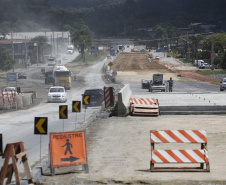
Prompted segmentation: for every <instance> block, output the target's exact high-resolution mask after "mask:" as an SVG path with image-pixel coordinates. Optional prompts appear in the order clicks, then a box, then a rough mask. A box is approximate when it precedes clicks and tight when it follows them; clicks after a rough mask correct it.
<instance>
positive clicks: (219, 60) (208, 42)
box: [203, 32, 226, 69]
mask: <svg viewBox="0 0 226 185" xmlns="http://www.w3.org/2000/svg"><path fill="white" fill-rule="evenodd" d="M212 37H213V44H214V52H215V53H217V54H218V57H216V59H215V60H214V64H216V65H217V64H219V65H220V66H221V67H222V68H223V69H225V68H226V60H225V52H224V48H225V43H226V33H225V32H221V33H214V34H213V35H212V34H211V35H208V36H206V37H205V38H204V40H203V50H204V51H206V52H208V53H209V54H208V56H209V57H210V54H211V48H212ZM209 57H208V58H209Z"/></svg>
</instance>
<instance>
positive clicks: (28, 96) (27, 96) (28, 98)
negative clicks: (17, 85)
mask: <svg viewBox="0 0 226 185" xmlns="http://www.w3.org/2000/svg"><path fill="white" fill-rule="evenodd" d="M32 96H33V93H22V100H23V106H24V107H26V106H27V105H30V104H32V103H33V98H32Z"/></svg>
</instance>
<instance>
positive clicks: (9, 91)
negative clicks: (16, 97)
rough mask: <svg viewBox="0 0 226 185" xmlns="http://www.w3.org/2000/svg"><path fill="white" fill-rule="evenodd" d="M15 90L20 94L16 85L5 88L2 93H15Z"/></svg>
mask: <svg viewBox="0 0 226 185" xmlns="http://www.w3.org/2000/svg"><path fill="white" fill-rule="evenodd" d="M14 92H15V93H16V94H18V93H17V88H16V87H6V88H4V90H3V92H2V94H11V93H14Z"/></svg>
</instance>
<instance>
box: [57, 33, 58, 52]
mask: <svg viewBox="0 0 226 185" xmlns="http://www.w3.org/2000/svg"><path fill="white" fill-rule="evenodd" d="M57 55H58V34H57Z"/></svg>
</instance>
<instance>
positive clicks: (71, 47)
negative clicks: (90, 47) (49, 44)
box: [67, 45, 74, 54]
mask: <svg viewBox="0 0 226 185" xmlns="http://www.w3.org/2000/svg"><path fill="white" fill-rule="evenodd" d="M67 53H68V54H73V53H74V46H73V45H69V46H68V47H67Z"/></svg>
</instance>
